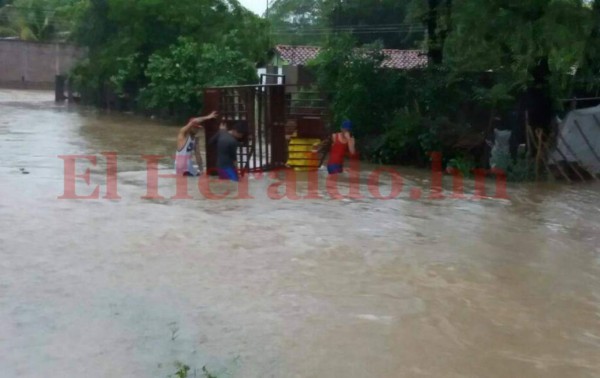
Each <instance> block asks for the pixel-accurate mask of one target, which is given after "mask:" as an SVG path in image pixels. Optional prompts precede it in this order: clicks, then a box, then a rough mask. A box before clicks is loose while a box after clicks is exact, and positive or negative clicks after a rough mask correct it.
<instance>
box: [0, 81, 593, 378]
mask: <svg viewBox="0 0 600 378" xmlns="http://www.w3.org/2000/svg"><path fill="white" fill-rule="evenodd" d="M51 99H52V94H49V93H44V92H18V91H6V90H0V178H1V180H2V181H1V183H0V267H1V270H0V376H1V377H167V376H168V375H169V374H173V373H174V372H175V370H176V369H175V367H174V363H175V361H181V362H184V363H186V364H189V365H190V366H192V367H193V368H201V367H202V366H203V365H207V367H208V368H209V370H211V371H213V372H215V373H217V374H218V375H219V377H559V378H564V377H598V376H600V247H599V242H600V236H599V230H600V186H599V185H598V184H593V183H592V184H582V185H573V186H569V185H559V184H544V185H524V186H511V187H509V189H508V193H509V196H510V199H509V200H494V199H487V200H482V201H469V200H439V201H413V200H410V199H409V198H408V195H401V196H400V197H399V198H398V199H395V200H391V201H382V200H375V199H368V198H365V199H362V200H344V201H339V200H328V199H322V200H303V201H291V200H281V201H275V200H271V199H269V198H268V197H267V195H266V194H265V193H266V192H267V186H268V185H269V184H270V182H272V181H269V180H258V179H253V180H251V193H252V194H253V195H254V196H255V199H254V200H234V199H228V200H222V201H211V200H207V199H205V198H204V197H203V196H202V195H201V194H200V193H198V192H197V191H193V190H190V193H191V194H192V195H193V197H194V199H193V200H170V199H165V200H152V201H149V200H142V199H141V198H140V197H141V196H143V195H144V194H145V193H146V172H145V171H144V168H145V163H144V161H143V160H142V159H141V157H140V156H141V155H143V154H164V155H168V154H172V153H173V149H174V143H175V133H176V129H175V128H173V127H166V126H164V125H160V124H158V123H156V122H152V121H148V120H145V119H140V118H136V117H132V116H126V115H118V114H105V113H101V112H97V111H94V110H91V109H83V108H76V107H68V106H56V105H54V104H53V103H52V102H51ZM104 151H115V152H118V153H119V160H118V163H119V175H118V191H119V195H120V196H121V197H122V199H121V200H120V201H107V200H102V199H100V200H59V199H58V198H57V197H59V196H60V195H62V193H63V178H64V174H63V169H64V164H63V160H61V159H59V158H58V156H59V155H67V154H86V155H88V154H99V153H101V152H104ZM99 157H101V156H99ZM21 168H22V169H24V170H25V171H26V172H29V174H23V172H22V171H21ZM85 168H86V163H85V162H83V161H82V162H80V163H78V168H77V169H78V172H83V171H84V170H85ZM170 169H171V161H169V160H168V159H166V160H164V161H163V165H162V166H161V173H169V172H170ZM103 170H104V166H103V160H102V159H99V164H98V166H97V167H96V168H92V178H91V183H92V184H93V185H94V186H95V185H97V184H99V183H100V184H102V182H103V177H104V173H103V172H104V171H103ZM402 174H403V176H404V178H405V185H406V186H415V185H427V180H428V179H429V175H428V174H427V173H426V172H417V171H411V170H402ZM321 175H322V173H321ZM365 175H366V173H365V172H363V176H365ZM220 185H221V184H217V185H216V188H217V189H218V188H220ZM383 186H384V187H385V185H383ZM467 186H468V187H469V188H472V185H467ZM387 187H389V185H388V186H387ZM91 189H93V187H92V188H90V187H88V188H86V187H85V184H84V183H83V182H82V181H81V180H80V181H79V183H78V192H80V194H87V193H89V192H91ZM160 190H161V194H163V195H164V196H165V197H169V196H170V195H172V194H173V193H174V189H173V183H172V182H171V181H170V180H168V179H164V180H162V179H161V184H160ZM468 190H471V189H468ZM104 191H105V188H104V187H102V191H101V195H104ZM384 191H385V189H382V192H384Z"/></svg>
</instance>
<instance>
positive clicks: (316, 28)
mask: <svg viewBox="0 0 600 378" xmlns="http://www.w3.org/2000/svg"><path fill="white" fill-rule="evenodd" d="M326 5H327V4H326V2H325V1H324V0H275V1H272V3H271V4H270V6H269V9H268V13H267V14H266V16H267V19H268V21H269V23H270V32H271V34H272V36H273V42H274V43H275V44H290V45H317V46H319V45H321V44H322V43H323V41H324V40H325V37H326V35H327V34H328V33H329V29H328V25H327V14H328V13H327V8H326Z"/></svg>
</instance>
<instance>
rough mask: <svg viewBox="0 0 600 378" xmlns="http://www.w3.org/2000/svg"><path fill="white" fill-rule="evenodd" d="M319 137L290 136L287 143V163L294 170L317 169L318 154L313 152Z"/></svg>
mask: <svg viewBox="0 0 600 378" xmlns="http://www.w3.org/2000/svg"><path fill="white" fill-rule="evenodd" d="M320 142H321V141H320V140H319V139H302V138H292V139H291V140H290V144H289V148H288V151H289V159H288V162H287V165H288V166H290V167H292V168H294V170H296V171H312V170H316V169H319V162H320V159H319V155H318V154H317V153H316V152H314V149H315V145H316V144H318V143H320Z"/></svg>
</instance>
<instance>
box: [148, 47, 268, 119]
mask: <svg viewBox="0 0 600 378" xmlns="http://www.w3.org/2000/svg"><path fill="white" fill-rule="evenodd" d="M145 74H146V76H147V77H148V79H149V81H150V83H149V84H148V85H147V86H146V87H145V88H144V89H142V91H141V93H140V99H141V101H142V102H143V103H144V107H145V108H148V109H169V110H173V109H174V108H176V107H179V109H176V110H178V111H183V112H185V111H187V112H194V111H198V110H199V109H200V108H201V104H202V99H201V96H200V95H201V93H202V89H203V88H205V87H208V86H223V85H234V84H250V83H255V82H256V80H257V77H256V70H255V69H254V65H253V64H252V62H250V61H249V60H247V59H245V58H244V56H243V55H242V54H241V53H240V52H239V51H234V50H231V49H229V48H227V47H219V46H217V45H214V44H203V45H199V44H197V43H195V42H193V41H192V40H190V39H186V38H180V40H179V42H178V43H177V44H176V45H173V46H172V47H171V48H170V49H169V51H168V52H167V53H165V54H158V53H157V54H154V55H152V56H151V57H150V59H149V62H148V66H147V68H146V70H145Z"/></svg>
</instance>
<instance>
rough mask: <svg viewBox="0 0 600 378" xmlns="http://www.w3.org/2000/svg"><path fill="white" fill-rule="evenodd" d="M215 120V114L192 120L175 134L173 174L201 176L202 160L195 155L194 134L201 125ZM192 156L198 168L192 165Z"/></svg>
mask: <svg viewBox="0 0 600 378" xmlns="http://www.w3.org/2000/svg"><path fill="white" fill-rule="evenodd" d="M215 118H217V112H212V113H210V114H209V115H208V116H206V117H199V118H192V119H191V120H190V121H189V122H188V124H187V125H185V126H184V127H182V128H181V129H180V130H179V133H178V134H177V152H176V154H175V173H176V174H177V175H183V176H200V175H201V174H202V170H203V167H202V160H201V159H202V158H201V156H200V154H198V153H196V147H197V146H196V144H197V141H196V134H197V133H198V130H200V129H201V128H202V123H204V122H206V121H208V120H211V119H215ZM194 156H195V157H196V163H197V164H198V168H196V166H195V165H194Z"/></svg>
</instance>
